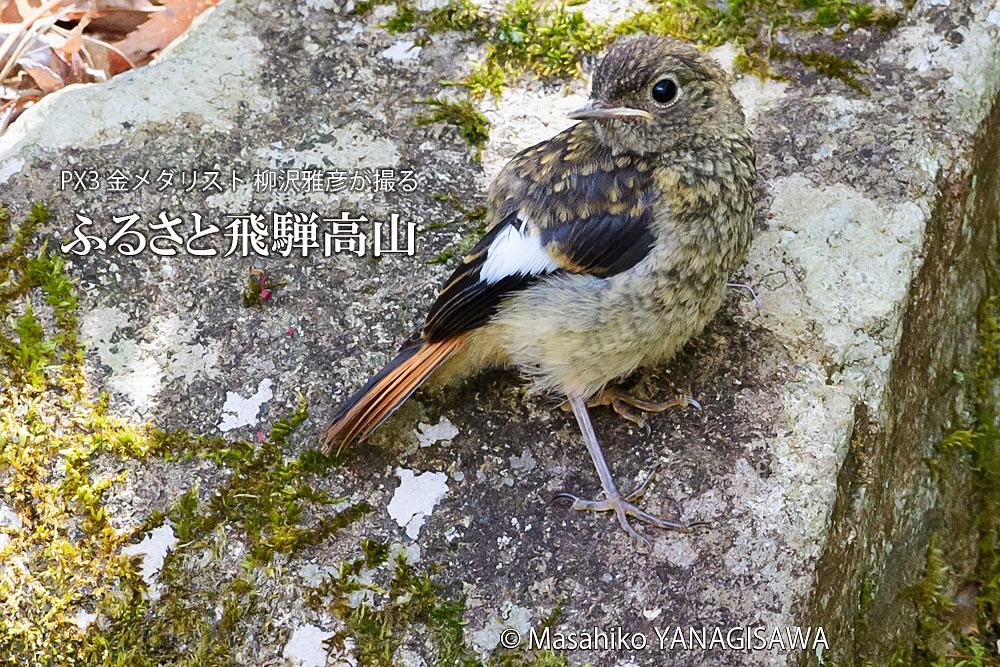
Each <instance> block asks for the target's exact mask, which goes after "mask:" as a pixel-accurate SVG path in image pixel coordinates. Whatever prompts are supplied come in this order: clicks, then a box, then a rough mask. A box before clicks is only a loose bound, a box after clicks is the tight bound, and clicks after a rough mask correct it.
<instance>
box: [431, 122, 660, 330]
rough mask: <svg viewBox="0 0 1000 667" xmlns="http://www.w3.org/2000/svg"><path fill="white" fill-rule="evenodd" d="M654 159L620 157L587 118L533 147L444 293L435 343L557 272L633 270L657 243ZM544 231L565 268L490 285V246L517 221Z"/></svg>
mask: <svg viewBox="0 0 1000 667" xmlns="http://www.w3.org/2000/svg"><path fill="white" fill-rule="evenodd" d="M652 180H653V178H652V164H651V163H650V162H649V161H647V160H644V159H643V158H641V157H639V156H635V157H629V156H616V157H612V156H611V155H610V154H609V153H608V152H607V151H606V149H604V148H603V147H602V146H600V145H599V143H598V142H597V140H596V138H595V137H594V136H593V130H592V128H591V127H590V126H589V124H586V123H580V124H578V125H576V126H574V127H572V128H570V129H569V130H567V131H565V132H563V133H562V134H560V135H557V136H556V137H553V138H552V139H550V140H549V141H547V142H543V143H541V144H538V145H537V146H534V147H532V148H529V149H527V150H525V151H523V152H522V153H520V154H519V155H518V156H517V157H515V158H514V160H512V161H511V162H510V163H509V164H508V165H507V167H505V168H504V170H503V172H502V173H501V174H500V176H499V177H498V178H497V181H496V182H495V183H494V188H493V190H494V196H493V206H494V210H495V211H497V212H499V213H500V214H501V215H502V216H503V217H502V219H500V221H499V222H498V223H497V224H496V225H494V226H493V227H491V228H490V230H489V232H487V234H486V235H485V236H484V237H483V238H482V239H480V241H479V243H477V244H476V247H475V248H474V249H473V250H472V252H471V253H470V254H469V255H468V256H467V257H465V258H464V259H463V260H462V263H461V264H460V265H459V266H458V268H457V269H455V272H454V273H452V275H451V277H450V278H449V279H448V281H447V282H446V283H445V286H444V288H442V290H441V292H440V293H439V294H438V297H437V299H436V300H435V301H434V304H433V305H432V306H431V309H430V312H429V313H428V315H427V319H426V320H425V322H424V328H423V332H422V334H421V338H423V339H424V340H426V341H430V342H434V341H438V340H443V339H445V338H448V337H449V336H454V335H456V334H460V333H463V332H465V331H470V330H472V329H475V328H477V327H481V326H483V325H484V324H486V323H487V322H488V321H489V319H490V317H492V316H493V315H494V314H495V313H496V312H497V308H498V307H499V306H500V303H501V302H502V301H503V299H504V298H505V297H507V296H509V295H510V294H511V293H513V292H516V291H518V290H522V289H525V288H527V287H529V286H530V285H532V284H533V283H535V282H536V281H538V280H539V279H541V278H543V277H544V276H546V275H552V274H553V273H557V272H562V271H566V272H570V273H588V274H591V275H595V276H598V277H600V278H608V277H610V276H613V275H615V274H618V273H621V272H623V271H627V270H628V269H630V268H632V267H633V266H635V265H636V264H638V263H639V262H640V261H642V259H643V258H644V257H645V256H646V255H647V254H648V253H649V250H650V249H651V248H652V247H653V241H654V238H653V231H652V224H653V207H654V204H655V202H654V199H655V196H656V192H657V190H656V188H654V187H652ZM518 216H525V217H526V218H527V220H528V222H527V225H526V229H527V231H528V232H529V233H531V234H534V235H537V237H538V239H539V241H540V243H541V245H542V248H543V249H544V251H545V252H546V253H547V254H548V255H549V257H550V258H551V259H552V261H553V262H554V263H555V264H556V265H557V266H558V267H559V268H558V269H556V270H554V271H553V270H547V271H543V272H535V273H527V274H522V273H513V274H511V275H508V276H506V277H503V278H501V279H499V280H497V281H496V282H494V283H492V284H490V283H488V282H487V281H485V280H483V279H481V276H480V271H481V269H482V267H483V265H484V263H485V262H486V260H487V251H488V250H489V248H490V245H491V244H492V243H493V242H494V240H496V238H497V236H498V235H499V234H500V233H501V232H502V231H503V230H504V229H505V228H508V227H509V226H511V225H513V226H515V227H517V228H520V227H521V226H522V223H523V222H524V220H522V219H521V218H519V217H518Z"/></svg>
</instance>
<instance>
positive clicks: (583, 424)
mask: <svg viewBox="0 0 1000 667" xmlns="http://www.w3.org/2000/svg"><path fill="white" fill-rule="evenodd" d="M569 404H570V406H571V407H572V408H573V414H574V415H576V421H577V423H578V424H579V425H580V431H582V432H583V442H584V444H586V445H587V451H589V452H590V458H592V459H593V460H594V466H595V467H596V468H597V476H598V477H600V478H601V486H602V487H604V496H605V497H604V499H603V500H581V499H580V498H577V497H576V496H574V495H572V494H569V493H560V494H558V495H557V496H556V497H557V498H567V499H569V500H571V501H573V505H572V508H573V509H575V510H590V511H593V512H609V511H614V513H615V516H617V517H618V523H619V524H621V527H622V528H623V529H624V530H625V532H626V533H628V534H629V535H631V536H632V537H634V538H635V539H637V540H639V541H640V542H642V544H643V545H644V546H645V547H646V550H647V551H648V550H649V548H650V544H649V540H647V539H646V538H645V537H643V536H642V535H640V534H639V533H638V532H636V530H635V528H633V527H632V526H631V524H629V522H628V517H629V516H632V517H635V518H637V519H639V520H640V521H645V522H646V523H649V524H652V525H654V526H657V527H659V528H668V529H670V530H679V531H680V532H682V533H690V532H691V529H692V528H694V527H696V526H702V525H708V522H705V521H695V522H692V523H677V522H674V521H667V520H666V519H661V518H660V517H657V516H653V515H652V514H649V513H648V512H644V511H642V510H641V509H639V508H638V507H636V506H635V505H633V504H632V501H633V500H636V499H637V498H638V497H639V496H640V495H642V493H643V492H644V491H645V490H646V486H647V485H648V484H649V481H650V480H651V479H652V478H653V475H652V474H650V475H649V477H647V478H646V480H645V481H644V482H643V483H642V484H640V485H639V486H638V487H637V488H636V489H635V490H634V491H632V492H631V493H629V494H628V495H627V496H624V497H623V496H622V495H621V494H620V493H619V492H618V488H617V487H616V486H615V482H614V480H613V479H612V478H611V470H609V469H608V464H607V462H606V461H605V460H604V454H603V453H602V452H601V446H600V445H599V444H598V443H597V436H596V435H594V427H593V425H592V424H591V423H590V414H589V413H588V412H587V404H586V401H584V399H582V398H579V397H570V399H569Z"/></svg>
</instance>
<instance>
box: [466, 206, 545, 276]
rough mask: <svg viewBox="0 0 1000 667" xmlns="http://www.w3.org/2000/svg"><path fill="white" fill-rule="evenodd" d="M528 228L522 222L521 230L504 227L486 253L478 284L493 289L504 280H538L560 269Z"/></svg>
mask: <svg viewBox="0 0 1000 667" xmlns="http://www.w3.org/2000/svg"><path fill="white" fill-rule="evenodd" d="M527 226H528V225H527V221H525V222H522V223H521V228H520V229H518V228H517V227H515V226H514V225H507V226H506V227H505V228H504V229H502V230H500V233H499V234H497V236H496V238H494V239H493V243H491V244H490V247H489V250H487V251H486V261H484V262H483V266H482V268H480V270H479V279H480V280H483V281H485V282H486V284H487V285H492V284H493V283H495V282H498V281H499V280H500V279H502V278H506V277H507V276H512V275H515V274H519V275H522V276H526V275H533V276H537V275H539V274H542V273H549V272H551V271H555V270H556V269H558V268H559V265H558V264H556V263H555V262H554V261H553V260H552V258H551V257H550V256H549V254H548V253H547V252H545V250H543V249H542V242H541V240H540V239H539V238H538V237H537V236H532V235H531V234H529V233H527V231H526V228H527Z"/></svg>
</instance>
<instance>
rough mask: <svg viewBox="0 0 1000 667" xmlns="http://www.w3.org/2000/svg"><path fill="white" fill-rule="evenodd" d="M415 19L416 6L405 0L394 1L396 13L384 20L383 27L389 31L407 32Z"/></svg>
mask: <svg viewBox="0 0 1000 667" xmlns="http://www.w3.org/2000/svg"><path fill="white" fill-rule="evenodd" d="M416 21H417V10H416V8H415V7H414V6H413V5H411V4H410V3H408V2H405V0H400V1H399V2H397V3H396V15H395V16H393V17H392V18H391V19H389V20H388V21H386V22H385V29H386V30H388V31H389V32H393V33H397V32H407V31H408V30H410V29H411V28H412V27H413V24H414V23H416Z"/></svg>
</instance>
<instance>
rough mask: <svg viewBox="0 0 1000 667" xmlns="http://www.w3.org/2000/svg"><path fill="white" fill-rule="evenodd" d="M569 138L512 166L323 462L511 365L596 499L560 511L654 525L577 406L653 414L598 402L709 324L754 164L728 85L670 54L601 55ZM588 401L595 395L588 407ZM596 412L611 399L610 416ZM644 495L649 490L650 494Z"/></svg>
mask: <svg viewBox="0 0 1000 667" xmlns="http://www.w3.org/2000/svg"><path fill="white" fill-rule="evenodd" d="M569 117H570V118H572V119H577V120H580V121H581V122H579V123H577V124H576V125H574V126H572V127H570V128H569V129H567V130H565V131H564V132H561V133H559V134H557V135H556V136H554V137H552V138H551V139H549V140H547V141H543V142H541V143H539V144H536V145H534V146H532V147H530V148H527V149H525V150H523V151H521V152H520V153H518V154H517V155H516V156H515V157H514V158H513V159H512V160H511V161H510V162H508V163H507V165H506V166H505V167H504V168H503V170H502V171H501V172H500V174H499V176H497V178H496V180H495V181H494V182H493V184H492V185H491V186H490V189H489V193H488V204H489V213H488V216H489V217H488V220H489V228H488V229H489V231H488V232H487V233H486V235H485V236H484V237H483V238H482V239H481V240H480V241H479V243H478V244H476V246H475V248H474V249H473V250H472V252H471V254H469V255H468V256H467V257H465V258H463V260H462V263H461V264H460V265H459V266H458V268H457V269H455V272H454V273H453V274H452V275H451V277H450V278H449V279H448V280H447V282H446V283H445V284H444V287H443V288H442V289H441V291H440V292H439V294H438V296H437V299H436V300H435V301H434V303H433V305H431V308H430V312H429V313H428V314H427V317H426V319H425V321H424V325H423V328H422V330H421V331H420V333H419V334H418V335H415V336H413V337H412V338H410V339H409V340H407V341H406V342H405V343H404V344H403V346H402V347H401V348H400V350H399V354H398V356H396V358H395V359H393V360H392V361H391V362H390V363H389V365H388V366H386V367H385V368H384V369H382V370H381V371H380V372H379V373H378V374H376V375H375V376H374V377H372V378H371V379H370V380H369V381H368V383H367V384H365V385H364V387H362V388H361V390H360V391H358V392H357V393H356V394H354V395H353V396H352V397H351V398H350V399H349V400H348V401H347V403H346V404H345V405H344V406H342V408H341V409H340V411H339V412H338V413H337V415H336V416H335V417H334V419H333V421H332V423H331V424H330V426H329V427H328V428H327V429H326V430H325V432H324V433H323V436H322V450H323V451H324V452H329V451H330V450H331V449H333V448H338V449H339V448H342V447H344V446H345V445H347V444H348V443H350V442H352V441H355V440H359V439H362V438H364V437H366V436H367V435H368V434H369V433H371V432H372V430H374V429H375V428H376V427H377V426H378V425H379V424H380V423H382V421H383V420H384V419H385V418H386V417H388V416H389V414H391V413H392V411H393V410H395V409H396V408H397V407H399V405H400V404H401V403H402V402H403V401H405V400H406V398H407V397H409V396H410V394H412V393H413V391H414V390H415V389H416V388H417V387H419V386H420V385H421V383H423V382H424V381H425V380H427V379H428V377H430V376H432V375H433V377H434V380H435V382H437V381H441V382H444V381H447V380H449V379H453V378H455V377H461V376H466V375H469V374H471V373H474V372H476V371H478V370H480V369H482V368H484V367H487V366H491V365H504V364H512V365H515V366H517V367H518V368H519V369H520V370H521V372H522V373H523V374H524V375H525V376H526V377H527V378H529V379H530V380H531V381H532V383H533V386H532V389H533V390H534V391H540V392H549V393H555V394H558V395H561V396H565V397H566V398H567V399H568V401H569V404H570V406H571V407H572V410H573V413H574V414H575V416H576V419H577V422H578V423H579V425H580V429H581V431H582V432H583V441H584V444H586V446H587V450H588V451H589V452H590V455H591V457H592V458H593V461H594V465H595V466H596V467H597V473H598V475H599V477H600V479H601V485H602V486H603V488H604V498H603V499H601V500H594V501H587V500H580V499H579V498H577V497H575V496H569V495H568V494H565V495H566V497H569V498H570V499H571V500H573V508H574V509H581V510H582V509H586V510H596V511H613V512H614V513H615V515H616V516H617V517H618V521H619V523H620V524H621V526H622V528H624V529H625V530H626V531H627V532H628V533H629V534H630V535H632V536H633V537H634V538H636V539H639V540H641V541H642V542H643V543H644V544H645V545H646V546H647V548H648V546H649V543H648V541H647V540H646V539H645V538H643V537H642V536H641V535H639V533H637V532H636V531H635V529H633V528H632V526H631V525H630V524H629V521H628V517H629V516H632V517H635V518H637V519H640V520H642V521H646V522H648V523H651V524H653V525H655V526H659V527H661V528H672V529H678V530H687V529H689V527H690V525H691V524H680V523H675V522H671V521H666V520H664V519H661V518H659V517H655V516H652V515H650V514H648V513H646V512H644V511H643V510H641V509H639V508H638V507H636V506H635V505H634V504H633V503H632V501H633V500H634V499H635V498H637V497H638V495H639V494H640V493H641V492H642V490H643V487H644V486H645V484H643V485H642V487H640V488H639V489H638V490H637V491H635V492H633V493H631V494H628V495H625V496H623V495H622V494H621V493H619V491H618V489H617V487H616V486H615V483H614V481H613V479H612V476H611V472H610V471H609V469H608V465H607V463H606V462H605V460H604V455H603V454H602V452H601V448H600V445H599V444H598V442H597V438H596V436H595V435H594V430H593V427H592V426H591V422H590V417H589V414H588V412H587V406H588V401H590V402H591V404H593V402H595V401H596V402H601V401H602V400H603V401H604V402H608V400H610V402H611V403H612V404H613V405H615V407H616V408H617V409H620V411H623V412H624V413H627V409H626V408H625V406H624V405H623V404H624V403H630V404H632V405H634V406H637V407H639V408H642V409H663V408H665V407H666V406H667V405H669V404H674V402H670V403H665V404H651V403H647V402H643V401H638V400H632V399H630V397H628V396H626V395H624V394H622V393H621V392H617V391H614V390H610V389H608V390H607V391H605V388H606V385H608V383H609V382H611V381H612V380H615V379H617V378H621V377H624V376H626V375H628V374H630V373H631V372H633V371H634V370H635V369H636V368H637V367H639V366H640V365H643V364H650V363H654V362H657V361H662V360H665V359H667V358H669V357H671V356H672V355H673V354H674V353H675V352H677V350H678V349H679V348H680V347H681V346H682V345H683V344H684V343H685V342H686V341H687V340H688V339H690V338H691V337H692V336H694V335H696V334H698V333H699V332H700V331H701V330H702V329H703V328H704V326H705V324H706V323H707V322H708V321H709V320H710V319H711V318H712V316H713V315H714V314H715V312H716V311H717V310H718V309H719V307H720V305H721V304H722V300H723V292H724V290H725V287H726V280H727V278H728V276H729V275H730V274H731V273H732V272H733V271H734V270H735V269H736V268H737V267H739V266H740V264H741V263H742V262H743V259H744V256H745V254H746V251H747V248H748V246H749V244H750V239H751V234H752V218H753V211H754V181H755V176H756V171H755V166H754V149H753V144H752V138H751V135H750V133H749V132H748V130H747V129H746V127H745V126H744V121H743V113H742V111H741V110H740V106H739V103H738V102H737V101H736V98H735V97H734V96H733V94H732V93H731V92H730V90H729V87H728V82H727V77H726V75H725V73H724V72H723V71H722V69H721V68H720V67H719V66H718V65H717V64H716V63H715V61H714V60H713V59H712V58H711V57H710V56H708V55H706V54H704V53H702V52H700V51H698V50H697V49H695V48H694V47H692V46H690V45H688V44H685V43H683V42H680V41H678V40H675V39H670V38H663V37H649V36H643V37H638V38H632V39H629V40H626V41H620V42H618V43H617V44H616V45H614V46H613V47H612V48H611V50H610V51H609V52H608V54H607V55H606V56H605V58H604V59H603V60H602V61H601V63H600V65H599V66H598V67H597V69H596V71H595V73H594V78H593V85H592V90H591V99H590V101H589V102H588V103H587V104H586V105H585V106H584V107H583V108H581V109H579V110H577V111H574V112H573V113H571V114H569ZM602 392H604V393H603V394H602ZM609 397H610V398H609ZM647 481H648V479H647Z"/></svg>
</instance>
